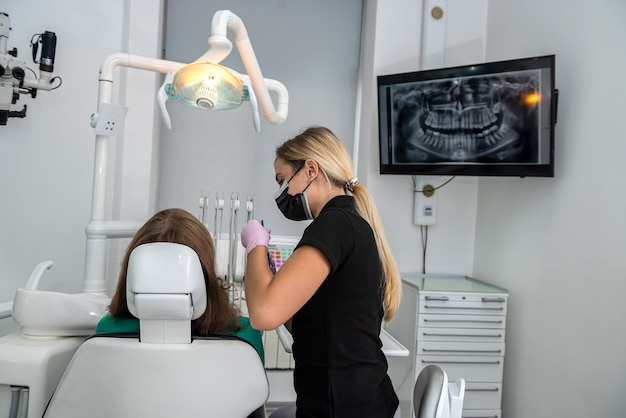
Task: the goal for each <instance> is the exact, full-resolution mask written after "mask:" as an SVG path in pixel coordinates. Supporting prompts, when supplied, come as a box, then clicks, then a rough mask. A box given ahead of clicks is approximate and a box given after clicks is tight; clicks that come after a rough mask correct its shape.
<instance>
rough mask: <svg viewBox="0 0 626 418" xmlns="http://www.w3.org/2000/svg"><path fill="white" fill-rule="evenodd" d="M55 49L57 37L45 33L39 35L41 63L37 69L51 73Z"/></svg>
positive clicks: (47, 32) (53, 34)
mask: <svg viewBox="0 0 626 418" xmlns="http://www.w3.org/2000/svg"><path fill="white" fill-rule="evenodd" d="M56 48H57V36H56V34H55V33H54V32H49V31H45V32H44V33H43V35H41V61H40V63H39V69H40V70H42V71H48V72H52V71H53V70H54V55H55V54H56Z"/></svg>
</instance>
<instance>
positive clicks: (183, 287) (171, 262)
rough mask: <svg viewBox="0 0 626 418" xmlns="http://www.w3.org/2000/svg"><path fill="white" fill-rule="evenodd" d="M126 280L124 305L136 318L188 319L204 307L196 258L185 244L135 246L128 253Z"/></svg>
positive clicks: (204, 293) (204, 300)
mask: <svg viewBox="0 0 626 418" xmlns="http://www.w3.org/2000/svg"><path fill="white" fill-rule="evenodd" d="M126 280H127V283H126V300H127V304H128V309H129V310H130V313H132V314H133V315H134V316H135V317H137V318H139V319H140V320H191V319H196V318H198V317H200V316H201V315H202V314H203V313H204V311H205V310H206V306H207V295H206V287H205V282H204V274H203V273H202V266H201V264H200V259H199V258H198V255H197V254H196V252H195V251H194V250H192V249H191V248H189V247H187V246H185V245H181V244H174V243H169V242H154V243H149V244H143V245H140V246H138V247H137V248H135V249H134V250H133V252H132V253H131V254H130V258H129V261H128V271H127V279H126Z"/></svg>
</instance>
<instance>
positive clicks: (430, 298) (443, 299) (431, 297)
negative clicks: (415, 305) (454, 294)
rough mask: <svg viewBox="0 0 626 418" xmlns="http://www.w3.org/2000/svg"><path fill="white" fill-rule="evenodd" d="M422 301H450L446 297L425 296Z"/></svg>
mask: <svg viewBox="0 0 626 418" xmlns="http://www.w3.org/2000/svg"><path fill="white" fill-rule="evenodd" d="M424 299H426V300H442V301H446V300H450V298H449V297H447V296H426V297H425V298H424Z"/></svg>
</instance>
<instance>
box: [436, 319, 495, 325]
mask: <svg viewBox="0 0 626 418" xmlns="http://www.w3.org/2000/svg"><path fill="white" fill-rule="evenodd" d="M424 322H474V323H481V324H501V323H502V322H503V321H502V320H501V319H499V320H489V319H485V320H476V319H428V318H424Z"/></svg>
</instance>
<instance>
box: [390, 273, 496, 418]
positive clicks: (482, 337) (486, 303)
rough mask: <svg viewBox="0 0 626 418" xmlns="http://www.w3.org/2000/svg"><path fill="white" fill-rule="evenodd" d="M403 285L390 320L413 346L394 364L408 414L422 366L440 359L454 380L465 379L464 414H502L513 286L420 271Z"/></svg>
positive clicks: (394, 377)
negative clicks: (510, 301) (503, 373)
mask: <svg viewBox="0 0 626 418" xmlns="http://www.w3.org/2000/svg"><path fill="white" fill-rule="evenodd" d="M402 290H403V296H402V303H401V305H400V309H399V311H398V314H397V315H396V317H395V318H394V319H393V320H392V321H391V322H389V323H388V324H387V325H386V330H387V331H388V332H389V333H391V334H392V335H393V336H394V337H396V338H397V339H398V340H399V341H400V342H401V343H402V344H403V345H405V346H406V347H407V348H408V349H409V351H410V352H411V353H410V356H409V358H408V359H407V360H406V361H405V362H404V363H402V362H401V360H397V361H395V360H394V362H390V365H389V373H390V375H391V378H392V380H393V381H394V385H395V387H396V391H397V392H398V396H399V397H400V400H401V406H402V416H403V417H412V416H413V407H412V387H413V385H414V383H415V380H416V379H417V375H418V374H419V372H420V371H421V370H422V369H423V368H424V367H425V366H427V365H428V364H437V365H439V366H441V367H442V368H443V369H444V370H445V371H446V373H447V374H448V378H449V379H450V381H454V380H456V379H457V378H459V377H462V378H464V379H465V382H466V386H465V388H466V392H465V401H464V403H463V417H476V418H478V417H480V418H494V417H496V418H497V417H500V416H501V412H500V411H501V408H500V402H501V397H502V371H503V366H504V356H505V331H506V311H507V299H508V292H507V291H506V290H505V289H502V288H499V287H496V286H492V285H490V284H487V283H485V282H482V281H480V280H476V279H473V278H470V277H465V276H443V275H417V274H414V275H406V274H405V275H403V286H402ZM409 376H410V377H411V378H410V379H409V378H408V377H409Z"/></svg>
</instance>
